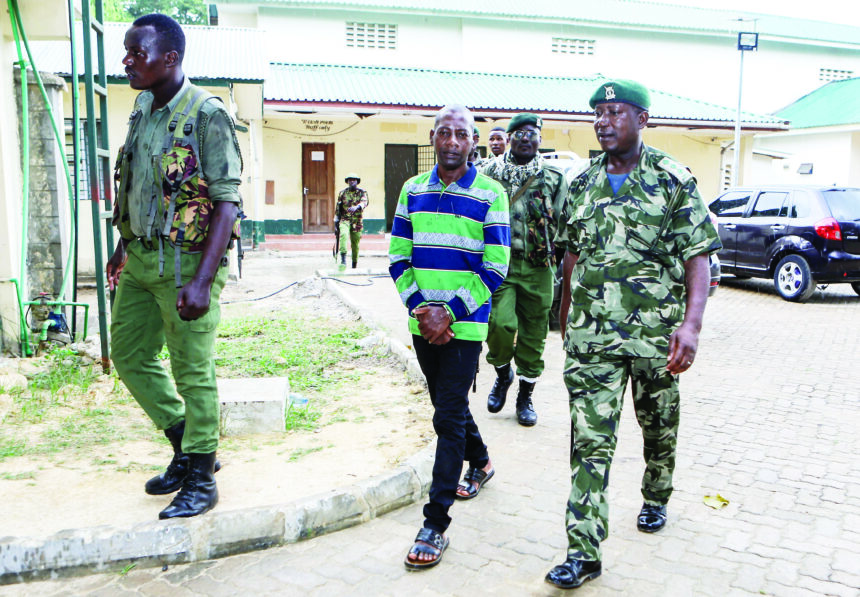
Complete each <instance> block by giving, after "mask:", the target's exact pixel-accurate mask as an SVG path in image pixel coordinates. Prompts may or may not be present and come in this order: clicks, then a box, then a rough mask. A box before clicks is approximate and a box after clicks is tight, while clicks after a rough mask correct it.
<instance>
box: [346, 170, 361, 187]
mask: <svg viewBox="0 0 860 597" xmlns="http://www.w3.org/2000/svg"><path fill="white" fill-rule="evenodd" d="M350 178H354V179H356V180H357V181H358V182H361V177H360V176H359V175H358V174H356V173H355V172H350V173H349V174H347V175H346V178H344V179H343V182H345V183H346V184H349V179H350Z"/></svg>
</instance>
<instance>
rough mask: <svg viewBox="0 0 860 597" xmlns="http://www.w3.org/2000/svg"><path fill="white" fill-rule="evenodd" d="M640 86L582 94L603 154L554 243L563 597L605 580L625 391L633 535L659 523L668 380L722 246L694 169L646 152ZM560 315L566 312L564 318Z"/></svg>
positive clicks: (620, 84) (674, 386)
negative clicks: (566, 404) (638, 503)
mask: <svg viewBox="0 0 860 597" xmlns="http://www.w3.org/2000/svg"><path fill="white" fill-rule="evenodd" d="M649 104H650V99H649V93H648V90H647V89H645V88H644V87H643V86H642V85H640V84H638V83H635V82H632V81H624V80H616V81H610V82H608V83H604V84H603V85H601V86H600V87H599V88H598V89H597V90H596V91H595V92H594V95H592V96H591V101H590V105H591V107H592V108H594V130H595V132H596V133H597V141H598V142H599V143H600V147H601V148H602V149H603V151H604V153H603V154H601V155H600V156H598V157H596V158H594V160H592V163H591V166H590V167H589V168H588V169H587V170H585V171H584V172H583V173H582V174H580V175H579V176H578V177H577V178H576V179H574V181H573V183H572V184H571V187H570V198H569V200H568V202H567V203H566V205H565V209H564V211H563V214H562V218H561V219H560V222H562V224H560V227H559V231H558V235H557V236H556V239H555V240H556V243H557V244H558V245H559V246H560V247H563V248H564V249H565V251H566V253H565V256H564V282H563V284H564V286H563V294H562V300H561V311H560V314H559V318H560V324H561V329H562V333H563V335H564V336H563V337H564V349H565V351H566V360H565V365H564V381H565V385H566V386H567V390H568V394H569V401H570V417H571V434H572V437H571V452H570V470H571V485H570V497H569V498H568V501H567V516H566V524H567V538H568V548H567V560H566V561H565V562H564V563H563V564H560V565H558V566H556V567H555V568H553V569H552V570H550V572H549V573H548V574H547V575H546V580H547V582H549V583H550V584H553V585H555V586H557V587H561V588H565V589H570V588H574V587H578V586H579V585H581V584H582V583H583V582H585V581H586V580H590V579H592V578H596V577H597V576H600V573H601V563H600V561H601V552H600V542H601V541H603V540H604V539H605V538H606V536H607V534H608V528H609V526H608V525H609V504H608V500H607V486H608V483H609V467H610V465H611V463H612V455H613V454H614V452H615V445H616V430H617V428H618V421H619V418H620V415H621V406H622V401H623V396H624V388H625V386H626V385H627V381H628V379H629V380H630V381H631V383H632V391H633V407H634V409H635V410H636V419H637V420H638V422H639V426H640V427H641V429H642V436H643V439H644V444H645V448H644V457H645V473H644V475H643V477H642V496H643V498H644V500H645V503H644V505H643V506H642V510H641V512H640V513H639V517H638V521H637V526H638V528H639V530H640V531H643V532H646V533H653V532H655V531H658V530H660V529H661V528H663V526H664V525H665V524H666V504H667V502H668V501H669V496H671V495H672V473H673V471H674V469H675V448H676V443H677V436H678V421H679V416H680V394H679V389H678V377H677V376H678V374H680V373H682V372H684V371H687V370H688V369H689V368H690V365H692V363H693V359H694V358H695V356H696V349H697V347H698V342H699V331H700V330H701V328H702V317H703V315H704V311H705V302H706V301H707V298H708V284H709V271H708V253H710V252H713V251H717V250H718V249H719V248H720V240H719V236H718V235H717V231H716V230H715V229H714V226H713V224H712V223H711V220H710V218H709V217H708V212H707V209H706V208H705V204H704V203H703V202H702V199H701V197H699V192H698V190H697V189H696V179H695V178H693V175H692V174H691V173H690V171H689V170H688V169H687V168H685V167H684V166H682V165H681V164H679V163H678V162H676V161H675V160H673V159H672V158H671V157H669V156H667V155H666V154H665V153H662V152H661V151H658V150H656V149H654V148H653V147H648V146H647V145H644V144H643V143H642V138H641V135H642V130H643V129H644V128H645V126H646V125H647V123H648V107H649ZM568 311H569V314H568Z"/></svg>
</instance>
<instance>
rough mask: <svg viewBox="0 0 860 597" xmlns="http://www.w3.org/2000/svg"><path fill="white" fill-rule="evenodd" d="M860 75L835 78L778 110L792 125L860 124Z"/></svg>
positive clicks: (804, 127) (781, 116) (803, 127)
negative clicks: (851, 77)
mask: <svg viewBox="0 0 860 597" xmlns="http://www.w3.org/2000/svg"><path fill="white" fill-rule="evenodd" d="M858 98H860V77H857V78H854V79H846V80H844V81H832V82H830V83H828V84H827V85H824V86H823V87H819V88H818V89H816V90H815V91H813V92H812V93H809V94H807V95H804V96H803V97H802V98H800V99H799V100H797V101H796V102H794V103H793V104H791V105H789V106H786V107H785V108H783V109H782V110H779V111H778V112H777V113H776V116H777V117H778V118H781V119H784V120H790V121H791V128H793V129H806V128H812V127H819V126H839V125H846V124H860V100H858Z"/></svg>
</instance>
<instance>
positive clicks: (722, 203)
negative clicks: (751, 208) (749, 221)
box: [708, 191, 751, 218]
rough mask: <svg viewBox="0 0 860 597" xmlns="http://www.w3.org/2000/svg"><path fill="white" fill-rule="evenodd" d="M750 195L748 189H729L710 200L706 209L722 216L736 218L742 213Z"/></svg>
mask: <svg viewBox="0 0 860 597" xmlns="http://www.w3.org/2000/svg"><path fill="white" fill-rule="evenodd" d="M750 196H751V193H750V191H731V192H728V193H726V194H724V195H721V196H720V197H718V198H717V199H715V200H714V201H712V202H711V204H710V205H709V206H708V209H710V210H711V211H712V212H714V213H715V214H717V215H718V216H722V217H724V218H726V217H736V218H737V217H740V216H742V215H744V212H745V211H746V208H747V203H749V200H750Z"/></svg>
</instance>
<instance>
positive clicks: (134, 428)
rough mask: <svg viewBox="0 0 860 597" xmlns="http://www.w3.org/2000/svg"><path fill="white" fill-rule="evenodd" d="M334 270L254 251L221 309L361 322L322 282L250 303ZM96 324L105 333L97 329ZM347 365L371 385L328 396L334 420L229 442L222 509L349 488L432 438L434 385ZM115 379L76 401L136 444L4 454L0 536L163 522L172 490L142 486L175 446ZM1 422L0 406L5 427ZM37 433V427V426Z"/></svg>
mask: <svg viewBox="0 0 860 597" xmlns="http://www.w3.org/2000/svg"><path fill="white" fill-rule="evenodd" d="M363 261H364V260H363ZM379 261H380V264H379V265H381V263H382V260H379ZM366 262H367V263H368V265H373V263H374V261H373V260H372V259H370V260H366ZM330 266H331V258H330V257H328V258H326V257H325V256H322V255H307V256H287V255H285V254H283V253H266V252H263V253H252V254H248V255H247V256H246V259H245V263H244V271H243V277H242V279H241V280H240V281H238V282H237V283H230V284H228V286H227V287H226V288H225V290H224V293H223V295H222V302H225V303H231V304H226V305H224V307H223V318H224V319H228V318H232V317H242V316H246V315H250V314H255V315H260V314H265V313H272V314H277V313H279V312H283V311H285V310H289V309H293V308H296V307H301V308H304V309H309V310H311V311H313V312H315V313H318V314H320V315H325V316H326V317H332V318H340V319H345V320H354V319H356V316H355V315H354V314H353V313H352V312H351V311H349V309H347V308H346V307H345V306H344V305H343V304H342V303H341V302H340V301H339V300H338V299H337V298H336V297H335V296H333V295H332V294H330V293H327V292H324V291H322V284H321V283H320V282H319V280H316V281H313V280H310V281H305V282H302V283H299V284H296V285H295V286H293V287H291V288H290V289H288V290H285V291H282V292H279V293H277V294H275V295H274V296H271V297H268V298H265V299H263V300H259V301H258V300H251V299H255V298H258V297H264V296H266V295H268V294H271V293H274V292H276V291H278V290H279V289H281V288H283V287H284V286H286V285H288V284H290V283H291V282H294V281H300V280H305V279H306V278H307V277H308V276H312V275H313V272H314V271H315V270H316V269H318V268H320V267H330ZM382 271H384V270H382ZM374 273H379V272H374ZM356 280H359V279H358V278H357V279H356ZM90 329H91V330H92V329H95V330H97V329H98V328H97V326H93V325H92V324H91V328H90ZM27 361H28V360H26V359H25V360H22V359H4V360H3V361H2V362H0V374H2V373H4V371H5V372H6V373H14V372H15V371H13V369H14V368H18V370H20V371H21V372H24V373H27V371H28V369H27V368H28V366H30V365H28V363H27ZM346 367H353V368H359V369H361V371H359V372H360V373H361V380H362V382H361V383H360V384H355V385H353V386H350V387H348V388H342V389H340V390H337V391H335V393H337V395H336V396H327V397H326V398H327V400H326V401H325V402H326V403H328V404H329V405H330V406H326V407H325V408H324V409H323V410H326V409H331V408H335V405H336V406H337V408H339V409H340V412H342V413H345V415H342V416H339V417H336V418H332V417H329V420H330V421H331V420H332V419H333V420H334V421H337V422H328V423H327V424H324V425H322V426H320V427H318V428H317V429H316V430H310V431H290V432H285V433H272V434H259V435H253V436H246V437H229V438H224V439H222V443H221V446H220V448H219V452H218V456H219V459H220V460H221V463H222V465H223V468H222V470H221V471H220V472H219V473H218V474H217V476H216V479H217V481H218V487H219V491H220V496H221V497H220V502H219V505H218V506H217V508H218V510H233V509H239V508H248V507H253V506H263V505H271V504H277V503H284V502H290V501H292V500H295V499H297V498H301V497H307V496H311V495H314V494H317V493H321V492H325V491H327V490H330V489H334V488H337V487H341V486H346V485H350V484H352V483H354V482H356V481H358V480H360V479H364V478H367V477H370V476H372V475H375V474H378V473H381V472H384V471H386V470H389V469H391V468H393V467H395V466H396V465H397V464H398V463H400V462H402V461H403V460H404V459H406V458H408V457H409V456H411V455H413V454H414V453H416V452H418V451H419V450H420V449H422V448H423V447H424V446H426V445H427V444H428V443H429V442H430V441H432V437H433V431H432V425H431V416H432V410H431V408H430V405H429V399H427V397H426V391H425V389H424V388H423V386H421V385H419V384H416V383H414V382H410V381H409V380H408V379H407V377H406V375H405V373H404V371H403V369H402V368H401V367H400V366H399V364H398V363H397V361H396V360H395V359H393V358H388V359H382V360H380V359H375V360H374V359H360V360H358V361H356V362H354V363H350V364H348V365H346ZM114 383H115V382H114V380H113V379H111V378H109V377H107V376H101V377H100V378H99V379H97V380H96V382H94V383H93V384H92V385H91V386H90V388H89V390H88V392H87V395H86V396H85V397H83V398H80V399H79V400H84V401H85V402H86V405H87V408H90V409H93V408H99V407H110V408H111V409H112V411H114V412H120V413H122V417H121V419H122V420H121V423H120V424H121V426H122V433H121V434H120V435H122V436H124V437H127V438H129V439H128V440H126V441H115V442H112V443H109V444H106V445H96V444H94V445H92V447H91V448H89V449H88V448H87V446H86V445H85V446H84V448H83V449H80V448H79V449H73V450H68V451H61V452H54V453H49V454H39V455H35V456H26V457H16V458H6V459H5V460H2V461H0V503H2V504H3V505H4V511H5V512H6V515H5V516H4V517H3V521H2V522H0V536H15V537H44V536H47V535H50V534H52V533H55V532H58V531H61V530H63V529H71V528H82V527H95V526H101V525H111V526H116V527H120V528H123V527H130V526H132V525H134V524H137V523H140V522H147V521H152V520H156V519H157V516H158V512H159V511H160V510H161V509H162V508H164V507H165V506H166V505H167V504H168V503H169V501H170V496H148V495H146V494H145V493H144V492H143V484H144V483H145V481H146V480H147V479H148V478H150V477H151V476H152V475H153V474H155V473H156V472H158V471H160V470H161V469H163V467H164V466H165V465H166V463H167V462H168V461H169V459H170V448H169V446H168V444H167V442H166V440H164V438H163V435H162V434H161V433H160V432H157V431H156V430H155V429H154V427H153V426H152V425H151V423H150V422H149V421H148V419H147V418H146V417H145V415H143V413H142V411H141V410H140V409H139V407H137V405H136V404H135V403H134V401H133V400H130V399H128V397H127V396H126V397H125V400H124V401H123V400H118V399H117V398H116V392H114V391H112V390H113V388H114ZM7 399H8V396H7ZM73 402H74V401H73ZM321 402H323V401H322V400H321ZM64 408H67V409H68V411H69V414H70V416H72V415H73V414H74V412H75V409H76V408H80V405H79V404H75V403H70V404H68V405H66V406H65V407H64ZM3 417H4V411H3V410H2V409H0V423H2V419H3ZM323 419H325V417H323ZM32 431H33V433H37V432H38V431H39V429H38V425H35V426H34V427H33V430H32Z"/></svg>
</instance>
